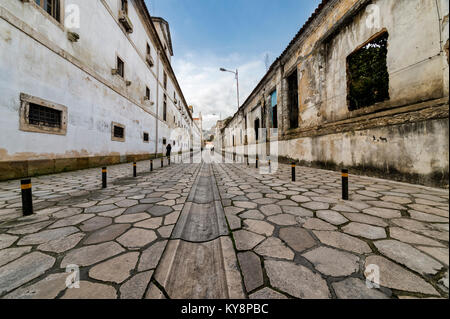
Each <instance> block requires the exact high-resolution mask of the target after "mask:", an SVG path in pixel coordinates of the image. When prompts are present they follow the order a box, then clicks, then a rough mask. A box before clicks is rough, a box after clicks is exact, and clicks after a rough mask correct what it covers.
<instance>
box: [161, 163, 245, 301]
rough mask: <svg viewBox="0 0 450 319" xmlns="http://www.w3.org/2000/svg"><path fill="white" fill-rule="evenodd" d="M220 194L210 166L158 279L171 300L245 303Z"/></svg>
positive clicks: (203, 171) (187, 207)
mask: <svg viewBox="0 0 450 319" xmlns="http://www.w3.org/2000/svg"><path fill="white" fill-rule="evenodd" d="M208 193H209V194H211V195H212V196H210V195H207V194H208ZM218 195H219V193H218V189H217V185H216V183H215V177H214V174H213V173H212V169H211V165H210V164H209V165H208V164H203V165H202V168H201V169H200V171H199V173H198V175H197V178H196V181H195V183H194V185H193V187H192V189H191V192H190V196H189V197H188V202H186V204H185V206H184V208H183V211H182V213H181V216H180V218H179V220H178V222H177V224H176V226H175V229H174V231H173V233H172V239H171V240H170V241H169V243H168V244H167V247H166V249H165V251H164V254H163V256H162V258H161V260H160V262H159V265H158V267H157V269H156V271H155V274H154V279H155V280H156V281H157V283H158V284H159V285H160V286H161V287H162V288H163V290H164V291H165V293H166V294H167V296H168V297H170V298H174V299H204V298H208V299H240V298H245V293H244V290H243V285H242V277H241V273H240V272H239V267H238V263H237V258H236V254H235V251H234V247H233V243H232V240H231V237H230V236H229V231H228V228H227V224H226V220H225V214H224V210H223V207H222V205H221V202H220V197H218ZM216 196H217V197H216ZM216 198H217V200H215V199H216ZM161 297H162V294H161Z"/></svg>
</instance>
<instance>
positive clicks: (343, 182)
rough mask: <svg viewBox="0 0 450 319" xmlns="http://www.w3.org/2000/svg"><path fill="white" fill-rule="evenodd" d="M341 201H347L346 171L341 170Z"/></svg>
mask: <svg viewBox="0 0 450 319" xmlns="http://www.w3.org/2000/svg"><path fill="white" fill-rule="evenodd" d="M342 199H343V200H348V169H343V170H342Z"/></svg>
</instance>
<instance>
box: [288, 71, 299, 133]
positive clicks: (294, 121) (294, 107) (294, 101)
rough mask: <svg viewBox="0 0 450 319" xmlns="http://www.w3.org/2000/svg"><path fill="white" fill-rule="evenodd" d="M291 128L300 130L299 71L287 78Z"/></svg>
mask: <svg viewBox="0 0 450 319" xmlns="http://www.w3.org/2000/svg"><path fill="white" fill-rule="evenodd" d="M287 84H288V111H289V127H290V128H291V129H293V128H298V78H297V70H295V71H294V72H292V74H291V75H290V76H289V77H288V78H287Z"/></svg>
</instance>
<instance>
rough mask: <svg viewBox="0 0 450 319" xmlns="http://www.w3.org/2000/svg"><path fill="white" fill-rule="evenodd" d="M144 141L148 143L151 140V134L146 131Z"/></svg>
mask: <svg viewBox="0 0 450 319" xmlns="http://www.w3.org/2000/svg"><path fill="white" fill-rule="evenodd" d="M144 142H145V143H148V142H149V136H148V133H147V132H144Z"/></svg>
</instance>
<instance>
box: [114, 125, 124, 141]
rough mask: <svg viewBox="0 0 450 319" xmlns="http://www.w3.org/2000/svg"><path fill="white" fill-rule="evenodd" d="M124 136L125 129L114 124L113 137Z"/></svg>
mask: <svg viewBox="0 0 450 319" xmlns="http://www.w3.org/2000/svg"><path fill="white" fill-rule="evenodd" d="M124 136H125V129H124V128H123V127H120V126H118V125H114V137H116V138H124Z"/></svg>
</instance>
